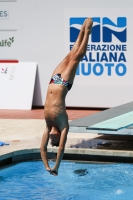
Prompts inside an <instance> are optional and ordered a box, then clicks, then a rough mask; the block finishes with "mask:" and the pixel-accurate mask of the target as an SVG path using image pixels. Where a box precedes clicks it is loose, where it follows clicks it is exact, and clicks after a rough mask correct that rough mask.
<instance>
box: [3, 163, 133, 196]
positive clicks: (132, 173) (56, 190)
mask: <svg viewBox="0 0 133 200" xmlns="http://www.w3.org/2000/svg"><path fill="white" fill-rule="evenodd" d="M53 165H54V163H53V162H50V166H53ZM18 199H22V200H32V199H36V200H60V199H61V200H118V199H119V200H133V165H132V164H83V163H74V162H61V165H60V169H59V175H58V176H53V175H50V174H49V173H48V172H47V171H46V170H45V168H44V165H43V162H42V161H34V162H23V163H19V164H16V165H14V166H11V167H8V168H5V169H2V170H0V200H18Z"/></svg>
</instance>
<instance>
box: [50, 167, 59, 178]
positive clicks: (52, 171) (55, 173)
mask: <svg viewBox="0 0 133 200" xmlns="http://www.w3.org/2000/svg"><path fill="white" fill-rule="evenodd" d="M50 174H52V175H54V176H57V175H58V169H57V168H52V169H51V173H50Z"/></svg>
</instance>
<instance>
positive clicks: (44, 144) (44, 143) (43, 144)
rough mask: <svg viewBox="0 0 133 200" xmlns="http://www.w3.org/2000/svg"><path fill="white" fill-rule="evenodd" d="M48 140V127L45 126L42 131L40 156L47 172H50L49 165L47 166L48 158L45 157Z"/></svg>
mask: <svg viewBox="0 0 133 200" xmlns="http://www.w3.org/2000/svg"><path fill="white" fill-rule="evenodd" d="M48 141H49V129H48V127H46V129H45V131H44V133H43V137H42V142H41V146H40V151H41V157H42V160H43V163H44V165H45V168H46V170H47V171H48V172H50V167H49V164H48V158H47V145H48Z"/></svg>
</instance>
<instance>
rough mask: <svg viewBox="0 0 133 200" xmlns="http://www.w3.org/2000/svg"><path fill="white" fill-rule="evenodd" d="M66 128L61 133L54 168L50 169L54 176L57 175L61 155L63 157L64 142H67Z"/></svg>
mask: <svg viewBox="0 0 133 200" xmlns="http://www.w3.org/2000/svg"><path fill="white" fill-rule="evenodd" d="M68 127H69V126H68ZM68 127H66V128H64V129H63V130H62V132H61V137H60V143H59V148H58V153H57V158H56V163H55V166H54V167H53V168H52V169H51V174H53V175H55V176H56V175H58V168H59V166H60V162H61V160H62V158H63V155H64V150H65V144H66V141H67V134H68V129H69V128H68Z"/></svg>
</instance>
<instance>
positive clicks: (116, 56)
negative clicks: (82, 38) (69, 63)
mask: <svg viewBox="0 0 133 200" xmlns="http://www.w3.org/2000/svg"><path fill="white" fill-rule="evenodd" d="M85 19H86V17H82V18H70V27H69V28H70V49H71V48H72V47H73V45H74V43H75V41H76V39H77V37H78V34H79V32H80V29H81V26H82V24H83V22H84V20H85ZM92 20H93V27H92V33H91V36H90V39H89V44H88V45H87V52H86V55H85V56H84V57H83V59H82V60H81V62H80V63H79V67H78V69H77V73H76V75H81V74H82V75H84V76H89V75H91V74H94V75H96V76H101V75H102V74H103V73H106V74H107V76H111V75H112V74H113V72H114V71H115V74H116V75H117V76H124V75H126V73H127V67H126V62H127V59H126V51H127V18H126V17H117V18H116V22H114V21H112V20H111V19H110V18H108V17H103V18H100V17H93V18H92Z"/></svg>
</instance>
